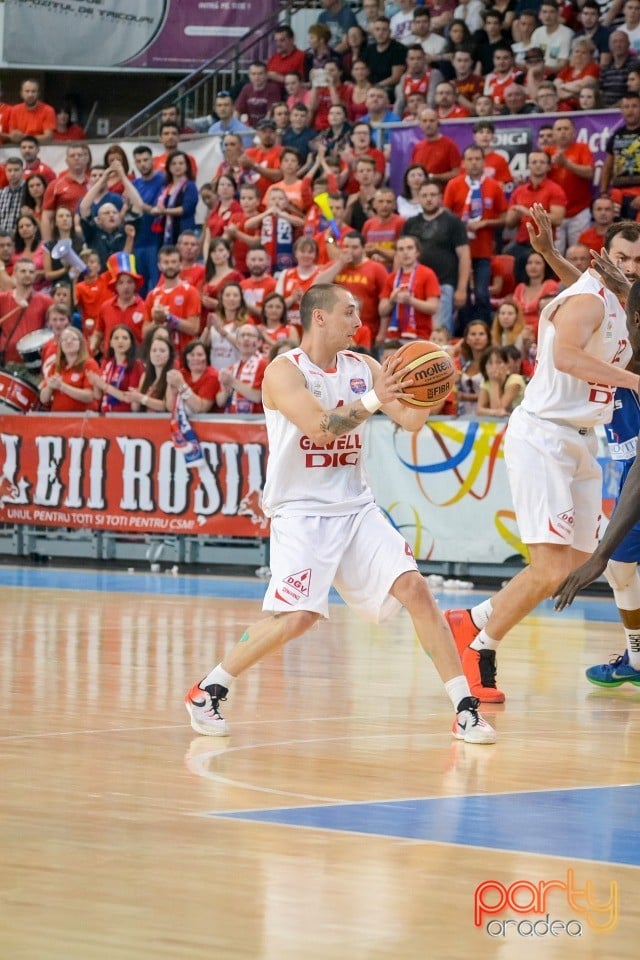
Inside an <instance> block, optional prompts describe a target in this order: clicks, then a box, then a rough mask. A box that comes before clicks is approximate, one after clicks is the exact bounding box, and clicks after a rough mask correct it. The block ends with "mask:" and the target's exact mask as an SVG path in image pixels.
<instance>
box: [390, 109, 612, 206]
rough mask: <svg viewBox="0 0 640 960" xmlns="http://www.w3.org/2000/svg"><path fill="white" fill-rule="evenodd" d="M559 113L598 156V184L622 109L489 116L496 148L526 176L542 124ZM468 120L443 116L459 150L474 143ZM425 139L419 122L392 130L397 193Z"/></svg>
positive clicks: (473, 120) (517, 175) (443, 128)
mask: <svg viewBox="0 0 640 960" xmlns="http://www.w3.org/2000/svg"><path fill="white" fill-rule="evenodd" d="M557 117H571V118H572V119H573V122H574V123H575V125H576V133H577V140H578V142H579V143H586V144H587V145H588V146H589V148H590V150H591V152H592V153H593V156H594V159H595V165H596V169H595V175H594V184H595V185H596V186H598V184H599V183H600V177H601V174H602V165H603V164H604V159H605V147H606V145H607V140H608V139H609V137H610V136H611V134H612V133H613V131H614V130H615V128H616V127H619V126H620V124H621V123H622V118H621V116H620V111H619V110H595V111H593V112H590V113H585V112H582V111H577V112H573V113H546V114H543V113H533V114H527V115H524V116H520V117H489V118H488V119H489V120H490V121H491V123H493V124H494V125H495V128H496V132H495V136H494V140H493V149H494V150H496V151H497V152H498V153H501V154H502V156H503V157H504V158H505V160H507V162H508V164H509V166H510V168H511V172H512V174H513V176H514V178H515V179H516V180H517V179H521V180H526V178H527V154H528V153H529V152H530V151H531V150H532V149H533V148H534V147H535V146H536V142H537V139H538V132H539V130H540V127H542V126H549V125H551V124H552V123H553V121H554V120H555V119H556V118H557ZM477 122H478V118H477V117H473V118H471V119H469V120H443V121H442V123H441V124H440V132H441V133H442V134H443V135H444V136H445V137H451V139H452V140H455V142H456V144H457V145H458V148H459V150H460V152H462V151H463V150H464V148H465V147H468V146H469V144H470V143H473V126H474V124H475V123H477ZM422 139H423V137H422V130H421V129H420V127H418V126H411V127H402V128H400V127H397V128H396V129H394V130H392V132H391V182H392V186H393V188H394V190H395V192H396V193H401V192H402V177H403V175H404V171H405V170H406V169H407V167H408V166H409V164H410V163H411V153H412V151H413V148H414V146H415V145H416V144H417V143H419V142H420V141H421V140H422Z"/></svg>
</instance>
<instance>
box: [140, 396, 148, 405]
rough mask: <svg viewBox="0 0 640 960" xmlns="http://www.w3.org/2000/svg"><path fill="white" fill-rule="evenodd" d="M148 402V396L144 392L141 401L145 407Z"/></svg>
mask: <svg viewBox="0 0 640 960" xmlns="http://www.w3.org/2000/svg"><path fill="white" fill-rule="evenodd" d="M147 402H148V398H147V397H146V396H145V395H144V393H143V394H142V396H141V397H140V403H141V404H142V406H143V407H146V405H147Z"/></svg>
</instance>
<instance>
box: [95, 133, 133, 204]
mask: <svg viewBox="0 0 640 960" xmlns="http://www.w3.org/2000/svg"><path fill="white" fill-rule="evenodd" d="M114 160H118V161H119V162H120V163H121V164H122V169H123V170H124V175H125V177H127V178H128V179H129V180H131V179H133V177H132V174H131V168H130V167H129V158H128V157H127V155H126V153H125V152H124V150H123V149H122V147H121V146H120V145H119V144H117V143H112V144H111V146H110V147H108V148H107V150H106V151H105V154H104V160H103V161H102V162H103V165H104V168H105V170H108V168H109V167H110V166H111V164H112V163H113V161H114ZM107 186H108V188H109V190H110V192H111V193H119V194H122V193H123V192H124V186H123V184H122V180H121V179H120V177H119V175H118V174H117V173H115V171H114V173H112V174H111V175H110V176H109V179H108V181H107Z"/></svg>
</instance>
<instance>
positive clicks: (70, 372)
mask: <svg viewBox="0 0 640 960" xmlns="http://www.w3.org/2000/svg"><path fill="white" fill-rule="evenodd" d="M97 376H98V364H97V363H96V362H95V360H92V359H91V357H90V356H89V351H88V349H87V343H86V341H85V339H84V337H83V336H82V333H81V332H80V331H79V330H77V329H76V328H75V327H67V328H66V329H65V330H63V331H62V333H61V334H60V343H59V345H58V350H57V353H56V361H55V365H54V368H53V373H52V374H51V375H50V376H49V378H48V379H47V380H45V381H44V383H43V384H42V388H41V390H40V402H41V403H42V404H43V406H45V407H47V408H48V409H49V410H51V411H52V412H53V413H85V412H86V411H87V410H90V409H92V408H93V406H94V402H95V399H96V396H97V394H96V392H95V390H94V386H93V380H92V378H93V377H97Z"/></svg>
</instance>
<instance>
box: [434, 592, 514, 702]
mask: <svg viewBox="0 0 640 960" xmlns="http://www.w3.org/2000/svg"><path fill="white" fill-rule="evenodd" d="M444 618H445V620H446V621H447V623H448V624H449V629H450V630H451V633H452V634H453V639H454V640H455V643H456V647H457V648H458V653H459V654H460V660H461V662H462V672H463V673H464V675H465V677H466V678H467V680H468V681H469V689H470V690H471V696H472V697H476V698H477V699H478V700H480V701H481V703H504V699H505V697H504V693H503V692H502V690H498V688H497V687H496V652H495V650H472V649H471V647H470V646H469V644H470V643H472V642H473V641H474V640H475V638H476V637H477V636H478V634H479V633H480V631H479V630H478V628H477V627H476V625H475V623H474V622H473V620H472V619H471V611H470V610H445V614H444Z"/></svg>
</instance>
